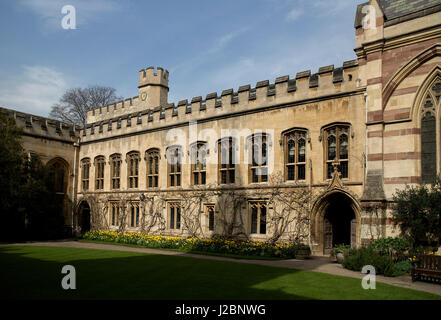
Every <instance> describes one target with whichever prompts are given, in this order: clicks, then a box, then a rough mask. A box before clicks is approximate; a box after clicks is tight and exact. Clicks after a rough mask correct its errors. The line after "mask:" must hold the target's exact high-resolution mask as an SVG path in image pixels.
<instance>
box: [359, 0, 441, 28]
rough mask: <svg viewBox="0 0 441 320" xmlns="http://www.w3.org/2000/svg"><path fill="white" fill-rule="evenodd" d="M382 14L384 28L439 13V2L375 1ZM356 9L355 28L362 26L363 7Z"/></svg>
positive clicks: (440, 1)
mask: <svg viewBox="0 0 441 320" xmlns="http://www.w3.org/2000/svg"><path fill="white" fill-rule="evenodd" d="M377 1H378V4H379V5H380V7H381V9H382V10H383V13H384V21H385V26H386V27H387V26H389V25H394V24H397V23H400V22H404V21H408V20H411V19H415V18H419V17H423V16H426V15H429V14H432V13H434V12H438V11H441V0H377ZM367 4H369V1H368V2H365V3H362V4H360V5H358V7H357V14H356V17H355V28H358V27H361V26H362V20H363V13H362V8H363V6H365V5H367Z"/></svg>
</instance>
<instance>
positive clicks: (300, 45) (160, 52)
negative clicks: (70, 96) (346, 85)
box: [0, 0, 362, 116]
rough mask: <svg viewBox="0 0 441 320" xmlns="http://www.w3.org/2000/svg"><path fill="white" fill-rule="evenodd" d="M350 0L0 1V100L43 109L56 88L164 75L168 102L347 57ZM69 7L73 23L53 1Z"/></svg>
mask: <svg viewBox="0 0 441 320" xmlns="http://www.w3.org/2000/svg"><path fill="white" fill-rule="evenodd" d="M361 2H362V1H354V0H333V1H329V0H309V1H308V0H218V1H209V0H186V1H182V0H181V1H178V0H173V1H171V0H163V1H150V0H144V1H141V0H125V1H116V0H1V2H0V41H1V46H0V105H1V106H4V107H7V108H12V109H16V110H20V111H23V112H29V113H33V114H37V115H42V116H47V115H48V113H49V112H50V109H51V106H52V105H53V104H54V103H56V102H57V101H58V99H59V97H60V96H61V95H62V94H63V92H64V91H65V90H66V89H68V88H72V87H83V86H88V85H95V84H97V85H103V86H111V87H114V88H116V89H117V93H118V95H119V96H122V97H124V98H130V97H133V96H137V95H138V89H137V86H138V71H139V70H140V69H143V68H146V67H149V66H161V67H163V68H165V69H167V70H169V72H170V83H169V86H170V92H169V102H178V100H182V99H191V98H192V97H194V96H203V97H205V95H206V94H208V93H211V92H218V93H220V92H221V91H222V90H224V89H229V88H234V89H237V88H238V87H239V86H240V85H244V84H251V85H252V86H254V85H255V83H256V82H257V81H261V80H270V81H271V82H274V79H275V78H276V77H279V76H283V75H288V74H289V75H290V76H291V77H293V76H295V74H296V73H297V72H300V71H304V70H308V69H311V71H312V72H316V71H317V70H318V68H319V67H321V66H325V65H329V64H334V65H335V66H336V67H337V66H340V65H342V64H343V62H344V61H346V60H351V59H355V54H354V51H353V48H354V46H355V30H354V28H353V24H354V16H355V9H356V6H357V4H358V3H361ZM65 5H72V6H74V7H75V9H76V24H77V29H76V30H65V29H63V28H62V27H61V20H62V18H63V16H64V15H63V14H62V13H61V8H62V7H63V6H65Z"/></svg>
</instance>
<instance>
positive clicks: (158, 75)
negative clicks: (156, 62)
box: [138, 67, 169, 109]
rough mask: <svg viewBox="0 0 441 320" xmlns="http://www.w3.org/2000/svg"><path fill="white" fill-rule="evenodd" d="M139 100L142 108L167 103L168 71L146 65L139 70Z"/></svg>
mask: <svg viewBox="0 0 441 320" xmlns="http://www.w3.org/2000/svg"><path fill="white" fill-rule="evenodd" d="M138 89H139V101H140V106H141V107H142V109H150V108H156V107H158V106H164V105H166V104H167V97H168V90H169V88H168V71H167V70H164V69H162V68H161V67H157V70H156V72H155V69H154V67H148V68H147V69H145V70H140V71H139V86H138Z"/></svg>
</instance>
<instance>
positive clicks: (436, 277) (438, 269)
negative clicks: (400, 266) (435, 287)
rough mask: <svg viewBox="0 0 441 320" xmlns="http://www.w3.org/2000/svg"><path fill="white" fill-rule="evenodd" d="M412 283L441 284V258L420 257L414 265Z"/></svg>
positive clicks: (431, 256) (425, 255)
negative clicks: (421, 281)
mask: <svg viewBox="0 0 441 320" xmlns="http://www.w3.org/2000/svg"><path fill="white" fill-rule="evenodd" d="M411 274H412V281H417V280H423V281H431V282H436V283H441V256H435V255H427V254H423V255H419V256H418V257H417V261H416V262H415V263H414V264H413V265H412V273H411Z"/></svg>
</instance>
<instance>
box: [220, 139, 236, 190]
mask: <svg viewBox="0 0 441 320" xmlns="http://www.w3.org/2000/svg"><path fill="white" fill-rule="evenodd" d="M218 150H219V160H218V161H219V181H220V184H229V183H234V182H235V180H236V179H235V178H236V176H235V172H236V165H235V162H236V158H235V143H234V140H233V138H232V137H228V138H224V139H222V140H220V141H219V142H218Z"/></svg>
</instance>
